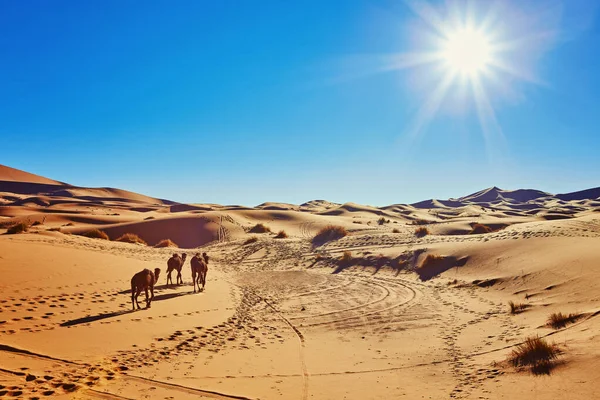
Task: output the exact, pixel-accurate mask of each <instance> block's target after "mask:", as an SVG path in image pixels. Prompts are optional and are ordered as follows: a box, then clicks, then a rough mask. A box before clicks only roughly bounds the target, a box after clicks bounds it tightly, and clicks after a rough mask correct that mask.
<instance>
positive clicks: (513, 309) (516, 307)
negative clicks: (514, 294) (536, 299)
mask: <svg viewBox="0 0 600 400" xmlns="http://www.w3.org/2000/svg"><path fill="white" fill-rule="evenodd" d="M508 307H510V313H511V314H519V313H521V312H523V311H525V310H526V309H527V308H529V305H528V304H523V303H515V302H514V301H512V300H511V301H509V302H508Z"/></svg>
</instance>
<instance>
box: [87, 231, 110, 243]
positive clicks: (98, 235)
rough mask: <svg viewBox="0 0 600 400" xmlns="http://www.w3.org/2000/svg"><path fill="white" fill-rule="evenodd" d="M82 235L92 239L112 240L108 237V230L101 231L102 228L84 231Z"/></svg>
mask: <svg viewBox="0 0 600 400" xmlns="http://www.w3.org/2000/svg"><path fill="white" fill-rule="evenodd" d="M81 236H85V237H87V238H90V239H103V240H110V238H109V237H108V235H107V234H106V232H104V231H101V230H100V229H92V230H91V231H87V232H85V233H82V234H81Z"/></svg>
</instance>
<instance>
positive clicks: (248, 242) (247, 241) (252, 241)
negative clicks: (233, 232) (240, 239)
mask: <svg viewBox="0 0 600 400" xmlns="http://www.w3.org/2000/svg"><path fill="white" fill-rule="evenodd" d="M256 242H258V238H257V237H256V236H252V237H251V238H248V239H246V241H245V242H244V245H247V244H250V243H256Z"/></svg>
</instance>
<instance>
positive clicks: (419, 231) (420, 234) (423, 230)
mask: <svg viewBox="0 0 600 400" xmlns="http://www.w3.org/2000/svg"><path fill="white" fill-rule="evenodd" d="M427 235H429V229H427V228H425V227H424V226H421V227H420V228H417V229H415V236H416V237H419V238H421V237H424V236H427Z"/></svg>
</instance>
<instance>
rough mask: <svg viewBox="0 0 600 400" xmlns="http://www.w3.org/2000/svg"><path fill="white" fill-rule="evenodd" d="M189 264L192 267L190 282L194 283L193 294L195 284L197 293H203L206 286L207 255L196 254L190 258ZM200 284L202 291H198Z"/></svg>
mask: <svg viewBox="0 0 600 400" xmlns="http://www.w3.org/2000/svg"><path fill="white" fill-rule="evenodd" d="M190 264H191V266H192V281H193V283H194V293H196V284H198V292H201V291H204V285H206V273H207V272H208V255H207V254H206V253H202V256H200V253H197V254H196V255H195V256H194V257H192V259H191V261H190ZM200 283H202V290H200Z"/></svg>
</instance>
